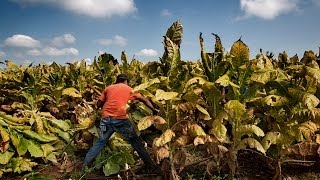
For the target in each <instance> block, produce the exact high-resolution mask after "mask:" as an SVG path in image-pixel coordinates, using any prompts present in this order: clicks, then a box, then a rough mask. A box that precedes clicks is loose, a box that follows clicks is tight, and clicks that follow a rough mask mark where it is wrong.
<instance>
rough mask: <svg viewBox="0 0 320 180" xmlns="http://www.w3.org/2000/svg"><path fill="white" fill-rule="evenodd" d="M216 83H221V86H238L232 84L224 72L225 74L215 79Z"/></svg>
mask: <svg viewBox="0 0 320 180" xmlns="http://www.w3.org/2000/svg"><path fill="white" fill-rule="evenodd" d="M216 83H217V84H219V85H221V86H224V87H226V86H229V85H231V86H232V87H235V88H240V87H239V86H238V85H236V84H234V83H233V82H232V81H231V80H230V78H229V76H228V74H225V75H223V76H221V77H219V78H218V79H217V80H216Z"/></svg>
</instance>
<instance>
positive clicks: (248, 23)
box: [0, 0, 320, 64]
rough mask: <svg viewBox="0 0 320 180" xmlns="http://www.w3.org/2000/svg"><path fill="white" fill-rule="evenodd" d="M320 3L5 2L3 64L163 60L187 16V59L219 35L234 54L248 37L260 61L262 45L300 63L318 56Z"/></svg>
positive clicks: (1, 5)
mask: <svg viewBox="0 0 320 180" xmlns="http://www.w3.org/2000/svg"><path fill="white" fill-rule="evenodd" d="M319 17H320V0H224V1H223V0H201V1H195V0H161V1H160V0H157V1H156V0H152V1H151V0H2V1H0V27H1V28H0V60H6V59H10V60H14V61H15V62H16V63H18V64H28V63H30V62H35V63H39V62H45V63H50V62H52V61H56V62H58V63H65V62H71V61H74V60H81V59H87V60H88V61H90V60H92V59H93V57H94V56H97V55H98V53H100V52H108V53H111V54H113V55H114V56H115V57H116V58H117V59H120V53H121V51H123V50H125V51H126V53H127V55H128V57H129V59H131V58H132V57H133V56H135V57H136V58H137V59H140V60H143V61H154V60H158V59H159V57H161V56H162V53H163V46H162V40H163V39H162V36H163V35H165V33H166V30H167V28H168V27H170V25H171V24H172V23H173V22H174V21H176V20H178V19H180V20H181V21H182V24H183V27H184V36H183V41H182V45H181V55H182V59H183V60H197V59H200V47H199V40H198V37H199V32H202V33H203V37H204V39H205V43H206V50H207V51H208V52H211V51H213V45H214V42H215V40H214V37H213V36H212V35H211V33H216V34H218V35H219V36H220V38H221V40H222V43H223V45H224V48H225V49H226V51H228V50H229V49H230V47H231V45H232V43H233V42H234V41H236V40H238V39H239V37H240V36H242V40H243V41H244V42H245V43H246V44H247V45H248V46H249V47H250V51H251V56H252V57H254V56H255V55H256V54H257V53H258V51H259V49H260V48H262V49H263V50H264V51H272V52H274V53H276V54H278V53H279V52H283V51H286V52H287V53H288V54H289V56H293V55H294V54H295V53H297V54H298V55H299V56H300V58H301V55H302V54H303V52H304V51H305V50H313V51H315V52H316V53H318V46H320V31H319V29H320V23H319V22H318V21H319Z"/></svg>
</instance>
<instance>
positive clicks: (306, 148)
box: [283, 141, 320, 159]
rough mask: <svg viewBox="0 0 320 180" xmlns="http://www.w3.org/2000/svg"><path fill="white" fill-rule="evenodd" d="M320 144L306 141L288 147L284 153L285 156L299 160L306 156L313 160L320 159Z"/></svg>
mask: <svg viewBox="0 0 320 180" xmlns="http://www.w3.org/2000/svg"><path fill="white" fill-rule="evenodd" d="M319 147H320V146H319V144H317V143H314V142H307V141H304V142H302V143H299V144H295V145H292V146H290V147H288V148H287V149H286V150H285V151H284V152H283V155H287V156H291V157H294V158H298V159H303V158H305V157H306V156H310V157H313V158H318V157H319V154H318V149H319Z"/></svg>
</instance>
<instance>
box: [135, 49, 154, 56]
mask: <svg viewBox="0 0 320 180" xmlns="http://www.w3.org/2000/svg"><path fill="white" fill-rule="evenodd" d="M136 55H138V56H157V55H158V52H157V51H156V50H153V49H142V50H141V51H139V52H137V53H136Z"/></svg>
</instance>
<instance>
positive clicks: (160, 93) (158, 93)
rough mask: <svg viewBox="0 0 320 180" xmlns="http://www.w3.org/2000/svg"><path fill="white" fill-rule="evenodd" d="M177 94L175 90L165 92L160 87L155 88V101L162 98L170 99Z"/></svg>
mask: <svg viewBox="0 0 320 180" xmlns="http://www.w3.org/2000/svg"><path fill="white" fill-rule="evenodd" d="M178 95H179V94H178V93H177V92H165V91H163V90H162V89H157V91H156V99H157V101H162V100H165V101H167V100H172V99H174V98H175V97H177V96H178Z"/></svg>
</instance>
